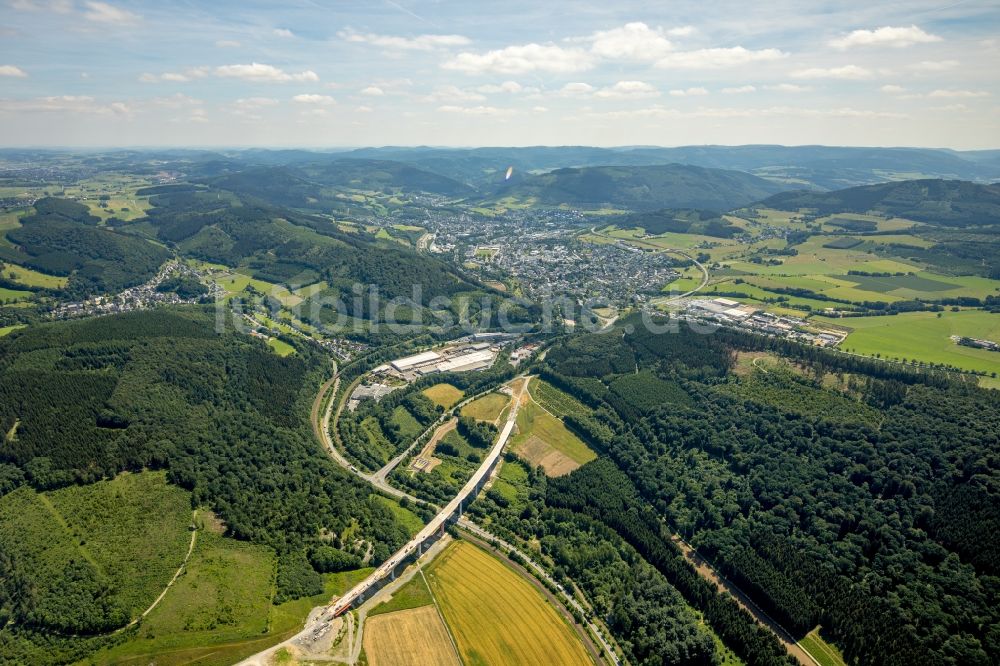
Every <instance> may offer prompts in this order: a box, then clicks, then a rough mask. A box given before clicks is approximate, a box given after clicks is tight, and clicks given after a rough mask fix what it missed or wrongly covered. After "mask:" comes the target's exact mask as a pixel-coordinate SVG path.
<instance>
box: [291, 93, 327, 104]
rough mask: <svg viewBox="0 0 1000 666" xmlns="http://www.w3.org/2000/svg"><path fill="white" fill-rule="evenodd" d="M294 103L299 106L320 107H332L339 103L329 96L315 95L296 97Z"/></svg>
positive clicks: (306, 94) (308, 94)
mask: <svg viewBox="0 0 1000 666" xmlns="http://www.w3.org/2000/svg"><path fill="white" fill-rule="evenodd" d="M292 101H293V102H296V103H298V104H318V105H320V106H330V105H331V104H336V103H337V101H336V100H335V99H333V98H332V97H330V96H329V95H316V94H314V93H303V94H301V95H296V96H295V97H293V98H292Z"/></svg>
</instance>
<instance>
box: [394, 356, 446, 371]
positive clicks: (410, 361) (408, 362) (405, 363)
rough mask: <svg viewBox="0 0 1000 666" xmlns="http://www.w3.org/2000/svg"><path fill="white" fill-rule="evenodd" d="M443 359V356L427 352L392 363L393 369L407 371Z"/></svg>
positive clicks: (398, 359)
mask: <svg viewBox="0 0 1000 666" xmlns="http://www.w3.org/2000/svg"><path fill="white" fill-rule="evenodd" d="M439 358H441V355H440V354H438V353H437V352H434V351H425V352H421V353H419V354H414V355H413V356H407V357H406V358H397V359H396V360H395V361H393V362H392V367H394V368H396V369H397V370H406V369H407V368H412V367H413V366H415V365H420V364H421V363H428V362H430V361H436V360H438V359H439Z"/></svg>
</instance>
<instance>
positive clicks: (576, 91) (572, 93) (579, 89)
mask: <svg viewBox="0 0 1000 666" xmlns="http://www.w3.org/2000/svg"><path fill="white" fill-rule="evenodd" d="M592 92H594V86H592V85H590V84H589V83H583V82H581V81H574V82H573V83H567V84H566V85H564V86H563V87H562V88H560V89H559V94H560V95H563V96H564V97H577V96H579V95H589V94H590V93H592Z"/></svg>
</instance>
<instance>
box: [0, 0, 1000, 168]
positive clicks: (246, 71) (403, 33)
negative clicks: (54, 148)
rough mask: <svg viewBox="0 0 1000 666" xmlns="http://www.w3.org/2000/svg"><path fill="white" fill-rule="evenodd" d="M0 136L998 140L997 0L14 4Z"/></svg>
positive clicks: (20, 0) (0, 40)
mask: <svg viewBox="0 0 1000 666" xmlns="http://www.w3.org/2000/svg"><path fill="white" fill-rule="evenodd" d="M0 3H3V4H0V145H4V146H15V145H62V146H129V145H144V146H161V145H188V146H250V145H258V146H307V147H314V148H324V147H340V146H359V145H389V144H392V145H418V144H421V145H458V146H468V145H537V144H548V145H561V144H589V145H635V144H656V145H686V144H705V143H716V144H746V143H782V144H806V143H818V144H828V145H911V146H935V147H952V148H959V149H971V148H1000V3H998V2H997V1H996V0H969V1H967V2H919V1H917V2H914V1H911V2H890V3H873V2H870V1H869V2H790V1H783V0H778V1H775V2H760V3H757V2H747V1H745V0H744V1H741V2H704V1H700V2H694V1H691V2H689V1H686V0H685V1H680V2H669V3H666V2H663V3H651V2H628V1H626V2H613V3H612V2H607V1H606V0H603V1H602V2H562V1H555V2H544V1H539V0H535V1H533V2H522V1H520V0H513V1H508V2H474V1H467V2H452V1H450V0H448V1H445V0H442V1H437V2H413V1H406V0H382V1H373V2H367V3H355V2H319V1H317V2H285V3H281V6H280V7H277V6H275V5H274V4H268V3H261V2H254V1H249V2H229V1H225V0H223V1H217V2H171V1H170V0H163V1H161V2H155V3H154V2H130V1H126V0H113V1H109V2H102V1H94V0H0Z"/></svg>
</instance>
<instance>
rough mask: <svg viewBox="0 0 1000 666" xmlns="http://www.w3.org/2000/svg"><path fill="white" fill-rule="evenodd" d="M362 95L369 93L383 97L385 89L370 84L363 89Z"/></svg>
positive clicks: (369, 94)
mask: <svg viewBox="0 0 1000 666" xmlns="http://www.w3.org/2000/svg"><path fill="white" fill-rule="evenodd" d="M361 94H362V95H367V96H368V97H382V96H383V95H385V91H384V90H382V89H381V88H379V87H378V86H368V87H367V88H364V89H363V90H362V91H361Z"/></svg>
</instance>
